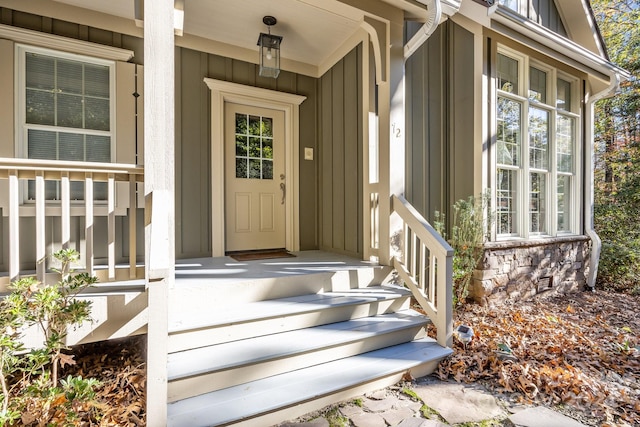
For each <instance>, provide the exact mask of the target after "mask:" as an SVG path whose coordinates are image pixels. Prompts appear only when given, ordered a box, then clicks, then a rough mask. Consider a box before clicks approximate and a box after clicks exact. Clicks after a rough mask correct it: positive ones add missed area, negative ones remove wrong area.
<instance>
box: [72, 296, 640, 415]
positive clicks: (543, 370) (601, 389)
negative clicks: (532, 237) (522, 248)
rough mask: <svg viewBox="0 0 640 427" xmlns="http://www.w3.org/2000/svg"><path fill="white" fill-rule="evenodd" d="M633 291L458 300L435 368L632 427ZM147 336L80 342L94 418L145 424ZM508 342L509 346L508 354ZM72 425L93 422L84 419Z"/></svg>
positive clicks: (77, 370)
mask: <svg viewBox="0 0 640 427" xmlns="http://www.w3.org/2000/svg"><path fill="white" fill-rule="evenodd" d="M639 313H640V297H638V296H629V295H625V294H618V293H611V292H605V291H597V292H595V293H592V292H584V293H576V294H571V295H567V296H549V297H545V298H539V299H535V300H531V301H526V302H520V303H518V304H516V305H513V306H502V307H497V308H489V307H480V306H478V305H473V304H470V305H466V306H463V307H462V308H459V309H458V310H457V311H456V313H455V324H456V326H457V325H459V324H466V325H470V326H472V327H473V329H474V332H475V335H474V339H473V341H472V342H471V343H470V344H468V345H467V346H466V348H465V347H464V346H463V345H462V344H461V343H460V342H458V341H456V342H455V344H454V350H455V352H454V354H453V355H452V356H451V357H450V358H448V359H446V360H445V361H443V362H442V363H441V364H440V367H439V369H438V371H437V372H436V375H437V376H440V378H442V379H455V380H457V381H460V382H466V383H471V382H478V383H480V384H482V385H484V386H485V387H487V388H489V389H490V390H492V391H493V392H495V393H496V395H497V396H498V397H502V398H505V399H509V400H510V401H512V402H521V403H523V404H528V403H534V404H542V405H546V406H549V407H552V408H554V409H558V408H561V410H563V411H566V412H568V413H569V415H571V416H573V417H574V418H578V419H579V420H580V421H582V422H583V423H585V424H591V425H604V426H614V425H619V426H628V425H640V349H639V348H638V346H640V316H639ZM145 345H146V336H139V337H133V338H129V339H125V340H115V341H111V342H106V343H96V344H89V345H85V346H80V347H79V348H77V349H74V350H75V354H76V361H77V364H76V365H75V366H73V367H71V368H67V370H66V372H65V375H68V374H72V375H82V376H83V377H85V378H88V377H94V378H97V379H99V380H100V381H101V382H102V386H101V387H100V388H99V389H98V394H97V397H96V402H97V403H99V404H100V405H101V407H102V408H103V409H104V412H103V413H104V416H103V417H102V418H101V420H100V422H99V425H102V426H140V425H144V424H145V382H146V378H145V364H144V360H145V357H146V347H145ZM509 350H510V352H509ZM77 425H91V423H89V422H84V423H82V422H81V421H80V420H79V424H77Z"/></svg>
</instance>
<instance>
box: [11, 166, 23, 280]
mask: <svg viewBox="0 0 640 427" xmlns="http://www.w3.org/2000/svg"><path fill="white" fill-rule="evenodd" d="M19 275H20V187H19V181H18V171H17V170H10V171H9V280H10V281H12V282H13V281H14V280H17V279H18V278H19Z"/></svg>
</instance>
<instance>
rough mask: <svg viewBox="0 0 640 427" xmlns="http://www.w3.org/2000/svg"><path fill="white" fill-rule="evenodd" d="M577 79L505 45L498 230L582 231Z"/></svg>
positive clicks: (500, 63) (499, 71) (529, 233)
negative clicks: (578, 158) (580, 219)
mask: <svg viewBox="0 0 640 427" xmlns="http://www.w3.org/2000/svg"><path fill="white" fill-rule="evenodd" d="M577 81H578V80H577V79H576V78H573V77H571V76H567V75H565V74H563V73H561V72H560V71H558V70H556V69H554V68H551V67H548V66H547V65H545V64H541V63H538V62H537V61H534V60H532V59H531V58H529V57H527V56H524V55H520V54H518V53H516V52H512V51H510V50H507V49H506V48H501V49H500V50H499V52H498V54H497V58H496V84H497V97H496V102H497V104H496V143H495V164H496V169H495V173H496V175H495V201H496V204H495V206H496V235H497V237H498V238H502V239H504V238H529V237H535V236H556V235H559V234H569V233H576V232H577V231H578V230H577V229H578V226H577V224H578V217H577V216H578V215H577V212H578V209H577V206H579V205H578V203H579V200H578V199H577V198H578V191H576V186H577V185H578V183H577V176H579V175H578V173H577V170H578V167H579V165H578V162H577V155H576V153H577V144H576V141H577V140H578V135H577V132H578V126H577V123H578V121H579V119H580V112H579V111H578V109H577V106H578V104H579V103H578V102H577V100H576V99H574V97H575V95H576V93H577V90H576V87H577Z"/></svg>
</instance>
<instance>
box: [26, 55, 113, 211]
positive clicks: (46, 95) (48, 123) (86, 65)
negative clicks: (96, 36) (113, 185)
mask: <svg viewBox="0 0 640 427" xmlns="http://www.w3.org/2000/svg"><path fill="white" fill-rule="evenodd" d="M17 52H18V61H17V64H18V70H17V71H18V72H17V74H16V75H17V76H18V94H19V113H18V128H19V136H18V145H19V146H18V152H19V153H21V156H22V157H24V158H28V159H40V160H58V161H82V162H111V161H112V158H113V149H114V144H113V143H114V126H113V122H114V120H113V117H114V111H113V100H114V89H115V88H114V86H115V84H114V80H115V78H114V63H113V62H112V61H106V60H99V59H94V58H88V57H84V56H79V55H73V54H68V53H62V52H55V51H51V50H47V49H40V48H35V47H30V46H19V47H18V50H17ZM95 185H96V188H95V198H96V199H98V200H100V199H104V198H106V187H105V186H104V185H103V184H95ZM34 187H35V186H34V184H33V182H30V183H29V185H28V189H27V195H26V198H27V199H34V198H35V188H34ZM45 193H46V199H47V200H59V198H60V188H59V184H58V183H57V182H54V181H47V182H46V185H45ZM83 198H84V184H83V183H82V182H72V183H71V199H76V200H79V199H83Z"/></svg>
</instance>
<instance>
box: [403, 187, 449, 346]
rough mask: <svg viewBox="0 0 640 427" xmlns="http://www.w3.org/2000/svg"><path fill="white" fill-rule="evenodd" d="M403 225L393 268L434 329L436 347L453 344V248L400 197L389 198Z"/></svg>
mask: <svg viewBox="0 0 640 427" xmlns="http://www.w3.org/2000/svg"><path fill="white" fill-rule="evenodd" d="M391 212H392V213H393V212H395V213H396V214H398V216H399V217H400V218H401V219H402V222H403V230H404V231H403V236H402V237H403V239H402V241H403V242H404V250H403V253H402V256H401V258H398V257H397V256H395V257H394V258H393V266H394V268H395V269H396V270H397V271H398V274H399V276H400V278H401V279H402V280H403V281H404V282H405V284H406V286H407V287H408V288H409V289H410V290H411V292H412V293H413V296H414V298H415V299H416V301H417V302H418V304H420V306H421V307H422V309H424V311H425V312H426V313H427V314H428V315H429V317H430V318H431V321H432V322H433V323H434V325H435V326H436V329H437V340H438V343H439V344H440V345H442V346H445V347H451V346H452V344H453V294H452V286H453V285H452V283H453V248H452V247H451V246H449V244H448V243H447V242H446V241H445V240H444V239H443V238H442V236H440V234H438V232H437V231H436V230H435V229H434V228H433V227H432V226H431V225H430V224H429V223H428V222H427V220H426V219H424V217H423V216H422V215H420V213H419V212H418V211H417V210H416V209H415V208H414V207H413V206H412V205H411V204H410V203H409V202H408V201H407V200H405V199H404V198H403V197H401V196H395V195H394V196H392V197H391Z"/></svg>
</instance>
